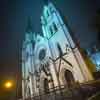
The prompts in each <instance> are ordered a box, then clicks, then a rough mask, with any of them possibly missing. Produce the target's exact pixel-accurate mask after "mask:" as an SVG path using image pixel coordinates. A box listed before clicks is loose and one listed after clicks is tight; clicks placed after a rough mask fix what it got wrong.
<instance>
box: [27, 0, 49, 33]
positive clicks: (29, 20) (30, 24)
mask: <svg viewBox="0 0 100 100" xmlns="http://www.w3.org/2000/svg"><path fill="white" fill-rule="evenodd" d="M43 2H44V4H45V5H48V3H49V2H50V0H43ZM26 32H28V33H30V32H32V18H31V17H30V16H29V17H28V20H27V26H26Z"/></svg>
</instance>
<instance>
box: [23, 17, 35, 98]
mask: <svg viewBox="0 0 100 100" xmlns="http://www.w3.org/2000/svg"><path fill="white" fill-rule="evenodd" d="M25 32H26V33H25V39H24V41H23V46H22V96H23V99H24V98H27V97H30V96H31V95H32V94H33V71H34V68H33V47H34V45H35V44H34V33H32V25H31V18H30V17H29V18H28V23H27V27H26V31H25Z"/></svg>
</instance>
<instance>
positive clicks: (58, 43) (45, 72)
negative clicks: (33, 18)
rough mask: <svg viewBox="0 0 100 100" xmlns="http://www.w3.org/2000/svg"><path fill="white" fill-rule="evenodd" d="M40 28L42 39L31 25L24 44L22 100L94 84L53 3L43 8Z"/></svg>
mask: <svg viewBox="0 0 100 100" xmlns="http://www.w3.org/2000/svg"><path fill="white" fill-rule="evenodd" d="M41 25H42V32H43V35H40V34H36V33H34V32H32V31H31V26H30V25H28V28H27V30H26V34H25V40H24V41H23V47H22V95H23V98H28V97H29V96H35V95H39V94H40V93H44V92H48V91H49V90H50V89H53V88H55V87H56V88H59V86H62V87H66V88H69V87H71V86H72V85H74V84H75V82H79V83H83V82H87V81H89V80H93V76H92V74H91V72H90V71H89V69H88V67H87V65H86V63H85V61H84V59H83V57H82V55H81V53H80V51H79V49H78V48H77V46H76V43H75V42H74V40H73V37H72V36H71V35H70V31H69V29H68V27H67V26H66V24H65V23H64V21H63V19H62V17H61V16H60V13H59V12H58V10H57V9H56V8H55V6H54V5H53V4H52V3H51V2H48V3H47V4H46V5H45V6H44V8H43V12H42V16H41Z"/></svg>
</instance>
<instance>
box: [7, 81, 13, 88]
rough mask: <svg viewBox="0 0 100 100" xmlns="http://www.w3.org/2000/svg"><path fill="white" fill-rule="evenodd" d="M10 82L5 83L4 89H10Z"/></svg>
mask: <svg viewBox="0 0 100 100" xmlns="http://www.w3.org/2000/svg"><path fill="white" fill-rule="evenodd" d="M12 85H13V84H12V82H10V81H8V82H6V83H5V88H11V87H12Z"/></svg>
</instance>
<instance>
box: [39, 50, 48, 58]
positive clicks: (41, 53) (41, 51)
mask: <svg viewBox="0 0 100 100" xmlns="http://www.w3.org/2000/svg"><path fill="white" fill-rule="evenodd" d="M45 56H46V50H45V49H41V50H40V52H39V60H43V59H44V58H45Z"/></svg>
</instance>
